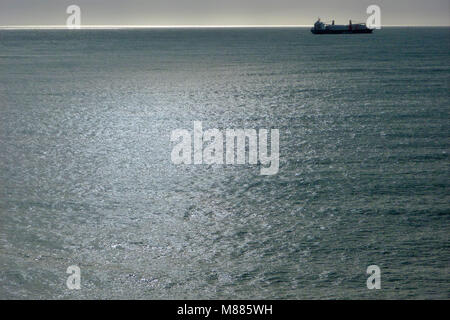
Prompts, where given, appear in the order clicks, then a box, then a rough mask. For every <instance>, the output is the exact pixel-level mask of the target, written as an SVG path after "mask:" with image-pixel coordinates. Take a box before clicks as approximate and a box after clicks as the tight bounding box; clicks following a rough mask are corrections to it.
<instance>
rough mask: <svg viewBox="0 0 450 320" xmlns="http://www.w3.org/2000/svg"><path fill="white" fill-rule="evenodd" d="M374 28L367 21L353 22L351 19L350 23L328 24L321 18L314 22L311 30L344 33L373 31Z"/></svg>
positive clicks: (313, 31)
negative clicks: (368, 26) (368, 25)
mask: <svg viewBox="0 0 450 320" xmlns="http://www.w3.org/2000/svg"><path fill="white" fill-rule="evenodd" d="M372 31H373V30H372V29H369V28H367V26H366V24H365V23H356V24H353V23H352V20H350V22H349V24H348V25H337V24H334V20H333V21H332V22H331V24H326V23H323V22H322V21H320V18H319V19H318V20H317V21H316V23H314V27H312V28H311V32H312V33H314V34H342V33H372Z"/></svg>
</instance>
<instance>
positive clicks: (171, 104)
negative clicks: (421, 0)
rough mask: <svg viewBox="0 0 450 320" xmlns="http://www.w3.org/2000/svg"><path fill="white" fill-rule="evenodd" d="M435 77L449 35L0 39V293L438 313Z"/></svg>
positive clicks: (449, 254) (439, 109)
mask: <svg viewBox="0 0 450 320" xmlns="http://www.w3.org/2000/svg"><path fill="white" fill-rule="evenodd" d="M449 80H450V28H384V29H382V30H376V31H375V32H374V34H372V35H335V36H314V35H312V34H311V33H310V32H309V30H308V29H306V28H286V29H283V28H274V29H270V28H261V29H142V30H141V29H139V30H132V29H131V30H128V29H127V30H1V31H0V298H1V299H18V298H25V299H32V298H34V299H84V298H91V299H92V298H99V299H109V298H118V299H124V298H128V299H187V298H189V299H210V298H219V299H230V298H234V299H259V298H261V299H268V298H271V299H357V298H363V299H393V298H406V299H417V298H432V299H435V298H443V299H448V298H450V294H449V292H450V284H449V267H450V246H449V244H450V243H449V233H450V219H449V217H450V204H449V201H450V193H449V191H450V189H449V187H450V184H449V181H450V179H449V178H450V176H449V152H450V149H449V147H450V139H449V138H450V122H449V111H450V105H449V104H450V90H449ZM194 121H202V124H203V127H204V129H208V128H219V129H225V128H256V129H258V128H265V129H270V128H276V129H279V131H280V168H279V172H278V173H277V174H276V175H272V176H262V175H260V171H259V169H260V168H259V166H258V165H240V166H237V165H234V166H233V165H227V166H226V165H223V166H222V165H178V166H177V165H174V164H173V163H172V162H171V157H170V154H171V151H172V148H173V146H174V143H172V142H171V141H170V134H171V132H172V130H175V129H188V130H190V131H192V130H193V122H194ZM71 265H77V266H79V267H80V269H81V289H80V290H69V289H68V288H67V287H66V280H67V277H68V276H69V275H68V274H66V269H67V267H69V266H71ZM369 265H378V266H379V267H380V270H381V289H380V290H368V289H367V287H366V280H367V278H368V275H367V274H366V269H367V267H368V266H369Z"/></svg>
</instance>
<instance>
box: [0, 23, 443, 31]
mask: <svg viewBox="0 0 450 320" xmlns="http://www.w3.org/2000/svg"><path fill="white" fill-rule="evenodd" d="M309 27H312V25H304V24H298V25H291V24H288V25H250V24H247V25H246V24H243V25H81V26H80V27H77V28H69V27H68V26H67V25H8V26H0V30H14V29H15V30H26V29H30V30H31V29H55V30H59V29H67V30H83V29H84V30H89V29H189V28H191V29H193V28H197V29H201V28H205V29H206V28H309ZM383 27H387V28H389V27H450V25H384V26H382V28H383Z"/></svg>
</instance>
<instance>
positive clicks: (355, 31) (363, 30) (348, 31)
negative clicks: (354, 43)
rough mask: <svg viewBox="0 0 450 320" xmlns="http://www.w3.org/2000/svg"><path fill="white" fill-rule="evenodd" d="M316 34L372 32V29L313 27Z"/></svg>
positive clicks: (312, 30)
mask: <svg viewBox="0 0 450 320" xmlns="http://www.w3.org/2000/svg"><path fill="white" fill-rule="evenodd" d="M311 32H312V33H314V34H353V33H372V32H373V30H372V29H359V30H358V29H356V30H316V29H311Z"/></svg>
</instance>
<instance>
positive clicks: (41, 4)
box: [0, 0, 450, 26]
mask: <svg viewBox="0 0 450 320" xmlns="http://www.w3.org/2000/svg"><path fill="white" fill-rule="evenodd" d="M71 4H76V5H78V6H80V7H81V23H82V25H311V24H313V22H314V20H315V19H316V18H317V17H318V16H320V17H321V18H322V19H323V20H331V19H335V20H336V23H346V22H347V21H348V19H350V18H351V19H352V20H353V21H360V22H365V21H366V19H367V14H366V8H367V6H368V5H370V4H377V5H379V6H380V7H381V13H382V15H381V18H382V21H381V22H382V24H383V25H446V26H449V25H450V0H308V1H307V0H0V25H3V26H8V25H9V26H11V25H64V24H65V21H66V19H67V16H68V15H67V14H66V8H67V6H69V5H71Z"/></svg>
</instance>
